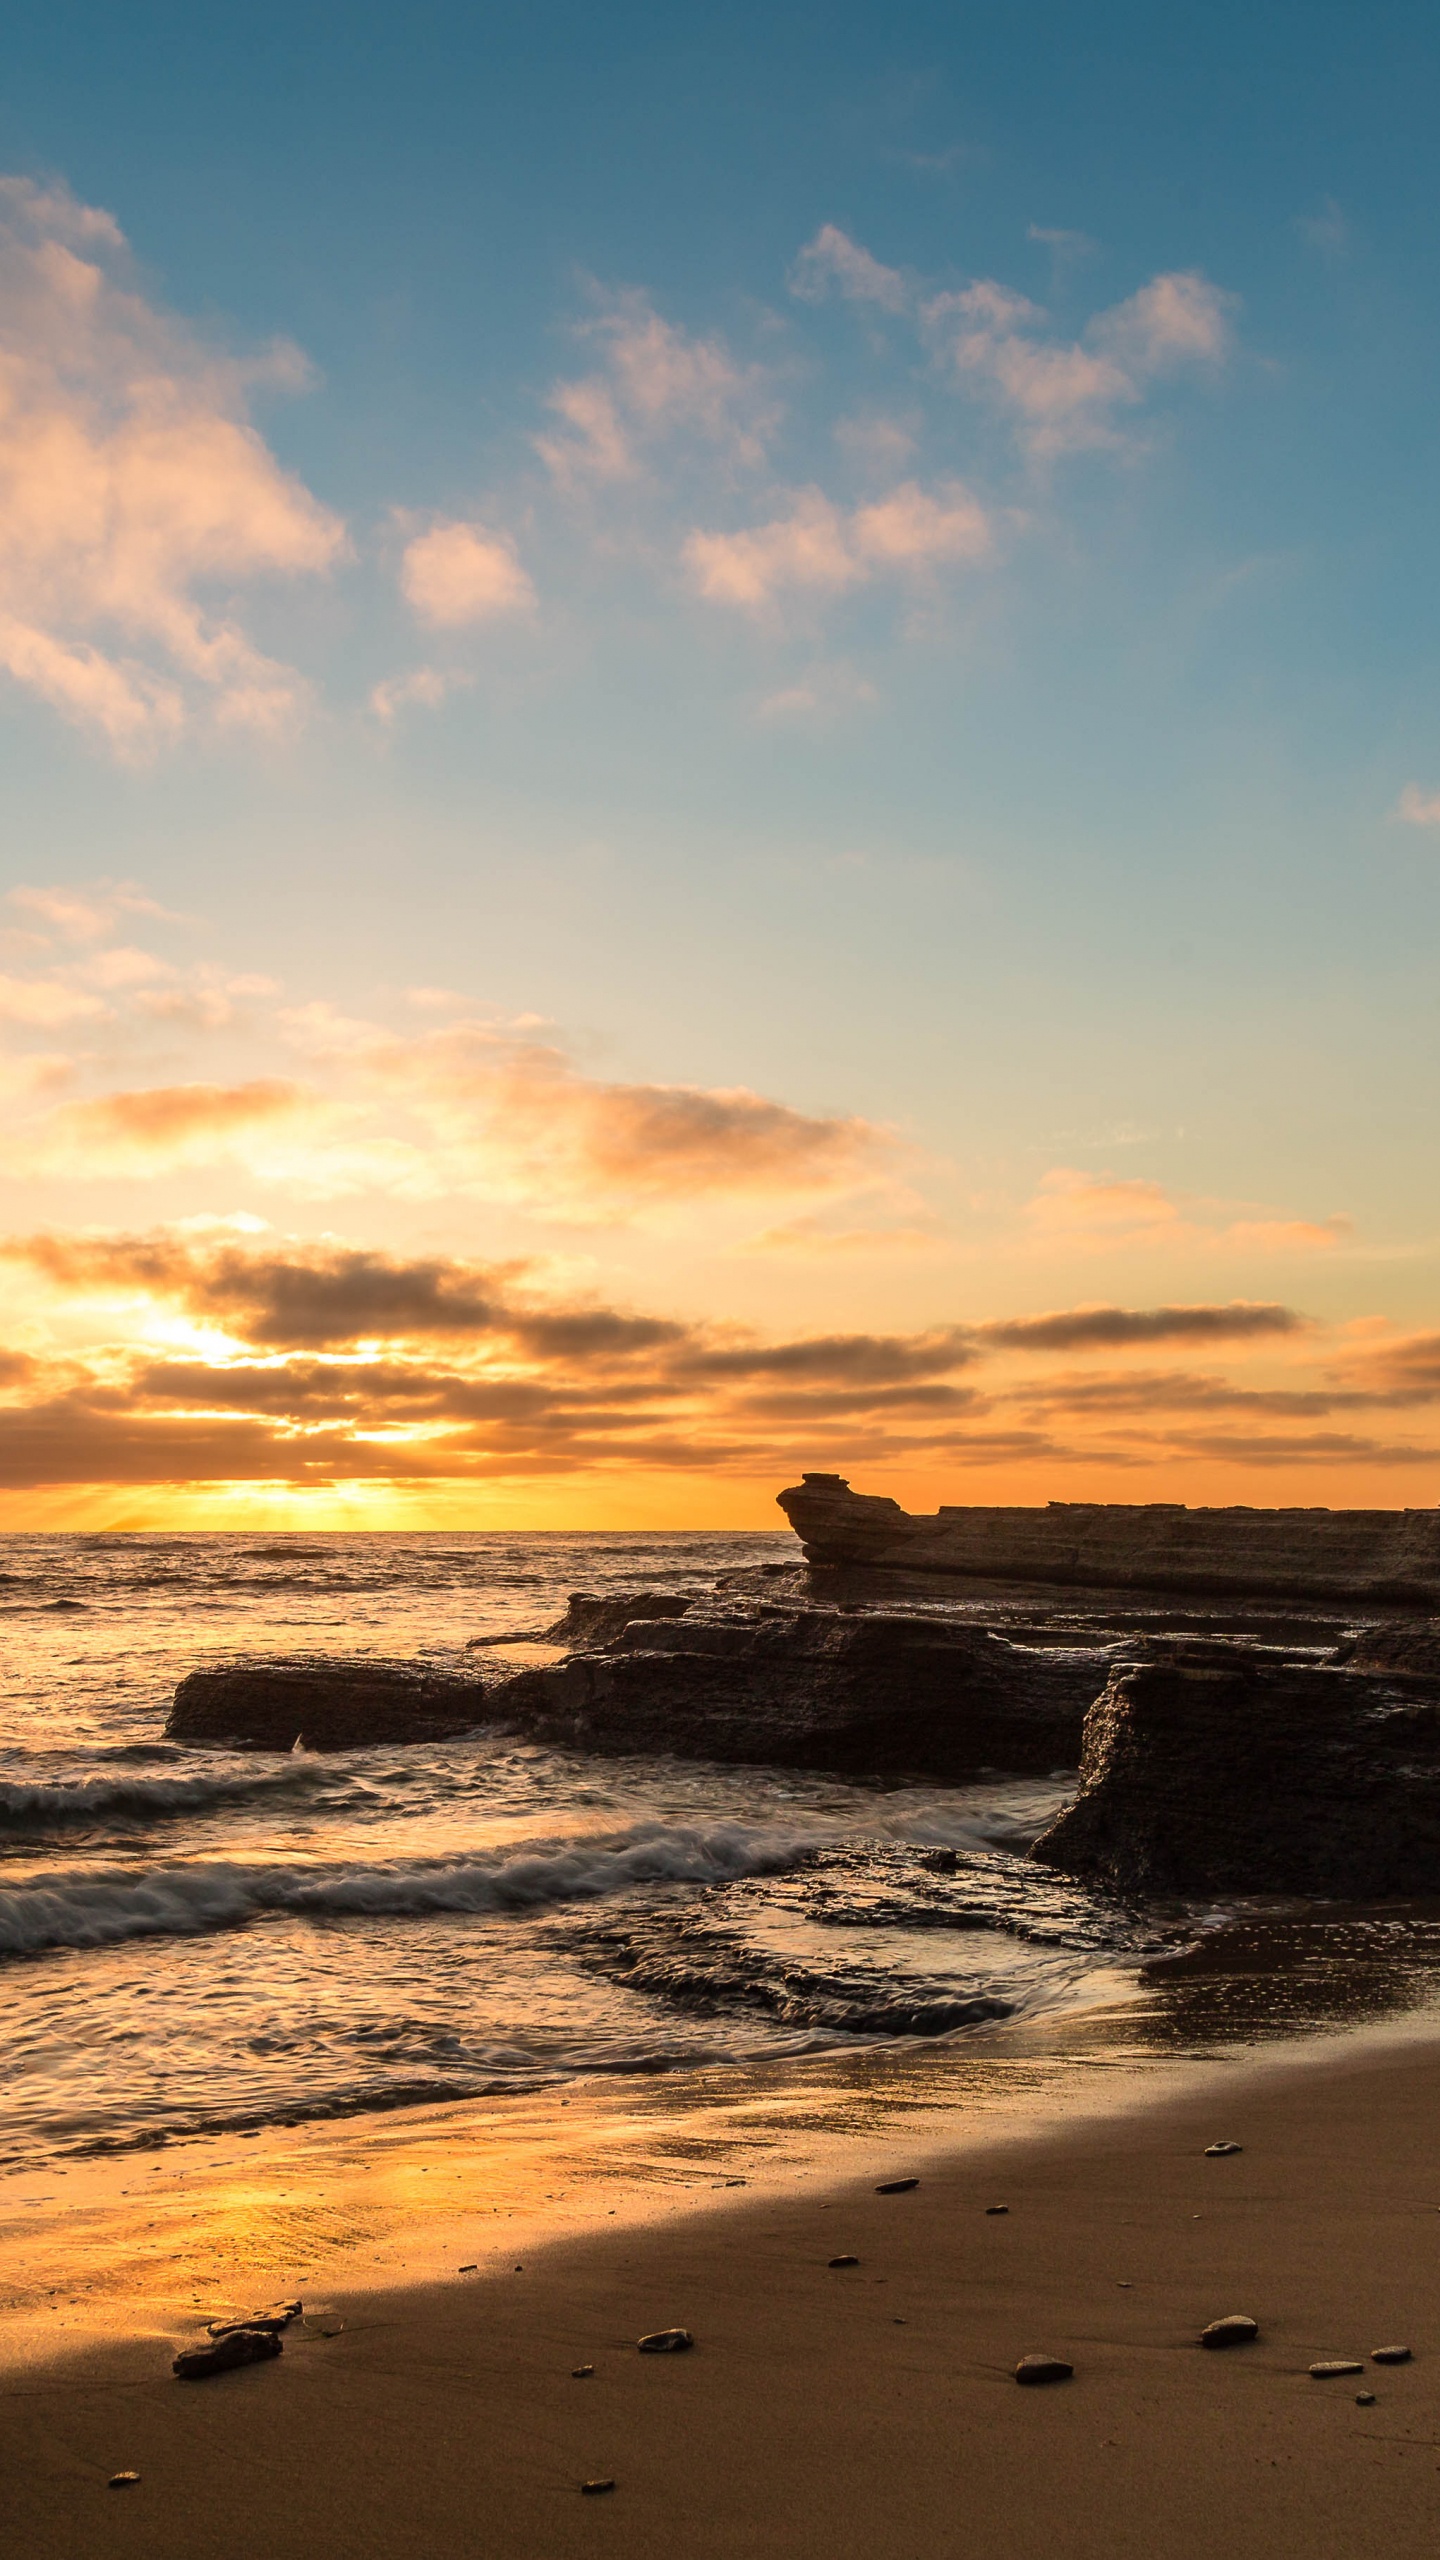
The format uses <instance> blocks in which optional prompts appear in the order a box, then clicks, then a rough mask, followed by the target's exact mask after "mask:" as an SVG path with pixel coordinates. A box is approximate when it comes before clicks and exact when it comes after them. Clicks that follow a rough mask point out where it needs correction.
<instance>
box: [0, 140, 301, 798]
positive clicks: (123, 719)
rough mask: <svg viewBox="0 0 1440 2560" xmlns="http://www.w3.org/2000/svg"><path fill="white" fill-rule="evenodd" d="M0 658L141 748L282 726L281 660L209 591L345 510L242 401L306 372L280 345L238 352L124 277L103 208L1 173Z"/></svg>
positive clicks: (283, 553) (259, 571) (286, 684)
mask: <svg viewBox="0 0 1440 2560" xmlns="http://www.w3.org/2000/svg"><path fill="white" fill-rule="evenodd" d="M0 358H3V364H4V372H5V401H4V407H3V413H0V668H3V670H4V671H5V673H7V674H8V676H9V677H10V679H11V680H12V682H14V683H16V684H18V685H20V686H22V687H24V688H26V689H27V690H28V691H30V692H32V693H34V694H36V695H38V696H40V697H41V698H42V699H43V700H44V701H46V702H48V703H49V704H50V705H51V707H52V708H53V709H54V710H56V711H58V712H60V713H61V714H62V715H63V716H64V717H65V718H67V719H69V720H72V721H74V722H75V723H77V724H78V725H79V726H81V727H83V728H87V729H89V730H91V731H92V732H93V733H95V734H96V735H98V736H99V737H101V738H103V739H104V740H105V741H106V742H107V744H108V745H109V746H110V747H111V748H112V749H113V750H114V752H115V753H116V754H118V755H120V756H122V757H126V758H130V759H134V758H136V757H142V756H145V755H147V754H149V753H151V752H153V751H154V749H155V748H156V747H158V746H161V745H163V744H165V743H166V742H167V741H169V740H172V739H174V738H176V737H177V736H179V734H180V733H181V732H182V730H184V729H185V728H187V727H188V726H189V725H191V724H192V723H193V722H194V721H195V720H196V719H197V718H200V717H202V716H203V717H204V718H205V719H207V720H208V721H209V722H211V723H212V724H219V725H220V726H221V727H224V728H250V729H257V728H258V729H274V728H275V727H277V726H279V725H283V724H284V723H286V722H288V721H290V720H291V719H293V718H294V716H295V715H296V714H297V712H298V711H299V710H300V709H301V708H302V707H303V704H304V700H305V687H304V685H303V683H302V681H301V679H300V678H299V676H298V675H297V674H296V673H295V671H294V670H293V669H292V668H289V667H286V666H283V665H281V664H279V663H278V662H276V661H275V660H273V659H271V658H268V657H266V656H265V655H264V654H263V653H262V652H261V651H260V650H259V649H258V648H257V647H256V646H255V644H254V643H253V641H252V640H251V639H250V638H249V636H248V634H247V633H246V631H245V629H244V627H243V625H242V624H241V622H240V621H239V620H238V619H237V617H236V616H235V614H234V613H233V611H230V610H227V609H217V608H215V607H214V606H212V605H210V604H209V603H208V602H206V601H205V600H204V599H205V597H206V596H207V594H208V593H209V592H210V591H211V590H213V588H214V587H215V586H216V584H217V583H219V584H220V585H222V586H223V587H224V588H225V589H226V590H233V589H234V588H235V587H236V586H237V585H243V584H245V583H247V582H249V581H251V580H253V579H256V578H266V577H277V576H280V577H293V576H296V575H301V574H314V573H315V572H317V571H320V570H324V569H327V568H329V567H331V566H332V565H333V564H334V563H335V561H336V560H338V559H339V558H340V556H341V554H342V552H343V550H344V547H345V537H344V533H343V529H342V527H341V525H340V522H339V520H338V518H337V517H336V516H334V515H333V514H332V513H331V512H330V510H329V509H328V508H326V507H324V506H322V505H321V504H320V502H319V501H318V500H317V499H315V498H314V497H312V496H311V494H310V492H309V491H308V490H307V489H305V488H304V487H303V486H302V484H301V483H300V481H299V480H298V479H296V478H295V477H294V476H293V474H291V473H289V472H286V471H284V470H283V469H282V468H281V466H280V464H279V463H278V462H277V461H276V460H275V458H274V456H273V455H272V454H271V453H270V451H269V450H268V448H267V447H266V445H265V444H264V443H263V441H262V440H261V438H260V436H259V435H258V434H257V432H256V430H255V428H254V427H253V425H252V424H251V423H250V417H249V407H250V402H251V399H252V397H253V395H254V393H255V392H256V391H257V390H259V389H261V388H266V389H269V390H298V389H299V388H301V387H302V386H303V383H304V380H305V368H304V365H303V362H302V360H301V359H300V357H299V356H298V355H297V353H296V352H295V350H294V349H292V348H286V347H277V348H274V349H272V350H271V351H270V352H269V353H267V354H266V355H264V356H261V357H258V358H256V359H253V360H250V361H243V362H242V361H239V360H237V359H235V358H234V357H231V356H228V355H225V354H222V353H220V352H219V351H217V350H216V349H214V348H212V347H210V346H208V345H206V344H205V343H204V341H203V340H202V339H200V338H199V337H198V336H197V334H196V333H195V332H194V331H192V330H190V329H187V328H186V327H185V326H184V324H183V323H181V322H179V321H177V320H175V319H173V318H172V317H170V316H168V315H166V314H164V313H162V312H160V311H158V310H156V309H155V308H154V307H153V306H152V305H151V304H149V303H147V302H146V301H145V299H144V298H143V296H142V295H141V294H140V292H139V291H138V290H137V288H136V286H135V284H134V282H133V280H132V278H131V276H130V273H129V270H128V264H127V259H126V252H125V244H124V242H123V240H122V238H121V235H120V233H119V231H118V229H117V227H116V225H115V223H114V222H113V221H112V220H111V218H110V216H109V215H108V214H106V213H103V212H100V211H99V210H97V209H96V208H94V207H91V206H85V205H81V204H78V203H76V202H75V200H74V199H73V198H72V197H71V196H69V195H68V194H66V193H65V192H64V191H63V190H62V189H59V188H53V187H52V188H41V187H38V186H35V185H33V184H32V183H31V182H30V181H29V180H26V179H23V178H6V179H4V180H0Z"/></svg>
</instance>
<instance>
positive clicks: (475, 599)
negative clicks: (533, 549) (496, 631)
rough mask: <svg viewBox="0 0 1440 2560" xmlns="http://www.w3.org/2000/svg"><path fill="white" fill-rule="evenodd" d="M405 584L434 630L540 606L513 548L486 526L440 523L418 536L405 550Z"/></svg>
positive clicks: (419, 614) (421, 615) (409, 598)
mask: <svg viewBox="0 0 1440 2560" xmlns="http://www.w3.org/2000/svg"><path fill="white" fill-rule="evenodd" d="M400 585H401V588H402V590H403V593H404V596H405V601H406V603H407V604H408V605H409V607H410V610H411V612H412V613H413V614H414V615H415V617H416V619H417V621H420V622H425V623H428V624H429V625H430V626H431V628H432V629H433V630H449V631H453V630H457V629H459V628H460V627H461V625H463V624H465V623H472V622H489V621H493V620H494V618H495V616H496V615H497V614H507V613H524V612H528V611H529V610H530V608H531V607H532V606H533V604H534V602H535V589H534V587H533V586H532V585H531V582H530V579H529V577H528V576H527V574H526V572H525V570H524V569H522V567H521V565H520V562H519V560H518V559H517V558H516V556H515V551H514V547H513V545H512V544H511V543H510V541H509V540H508V538H507V537H506V536H504V535H502V534H495V533H490V532H488V531H487V530H486V528H485V526H484V525H481V524H459V523H453V522H451V523H442V524H435V525H432V526H431V527H430V530H429V531H428V533H418V534H416V536H415V538H414V540H413V541H411V542H408V543H407V544H406V546H405V553H404V557H403V559H402V561H401V564H400Z"/></svg>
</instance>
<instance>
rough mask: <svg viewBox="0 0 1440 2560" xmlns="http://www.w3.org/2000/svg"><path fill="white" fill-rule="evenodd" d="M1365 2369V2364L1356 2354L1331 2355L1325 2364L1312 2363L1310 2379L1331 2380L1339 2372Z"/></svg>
mask: <svg viewBox="0 0 1440 2560" xmlns="http://www.w3.org/2000/svg"><path fill="white" fill-rule="evenodd" d="M1364 2370H1365V2367H1364V2366H1363V2364H1361V2363H1359V2362H1358V2360H1357V2359H1356V2358H1355V2357H1354V2356H1330V2357H1328V2358H1327V2359H1326V2361H1325V2362H1324V2363H1323V2364H1312V2366H1311V2367H1310V2379H1311V2381H1312V2382H1329V2381H1331V2380H1333V2379H1334V2377H1335V2376H1336V2375H1337V2374H1341V2373H1363V2372H1364Z"/></svg>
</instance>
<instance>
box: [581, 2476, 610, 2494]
mask: <svg viewBox="0 0 1440 2560" xmlns="http://www.w3.org/2000/svg"><path fill="white" fill-rule="evenodd" d="M614 2486H615V2483H614V2481H613V2480H582V2481H581V2483H580V2495H581V2497H582V2498H603V2497H604V2495H605V2492H606V2490H607V2489H613V2488H614Z"/></svg>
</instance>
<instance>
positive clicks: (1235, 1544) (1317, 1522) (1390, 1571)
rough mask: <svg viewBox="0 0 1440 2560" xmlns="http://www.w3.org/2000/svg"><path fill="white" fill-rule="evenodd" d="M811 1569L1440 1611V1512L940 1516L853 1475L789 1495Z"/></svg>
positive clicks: (995, 1509) (1098, 1505) (960, 1511)
mask: <svg viewBox="0 0 1440 2560" xmlns="http://www.w3.org/2000/svg"><path fill="white" fill-rule="evenodd" d="M778 1499H779V1504H780V1508H781V1510H782V1511H783V1512H784V1513H785V1516H786V1518H787V1519H788V1520H789V1522H790V1525H791V1527H792V1528H793V1529H794V1531H795V1533H796V1535H797V1537H799V1538H800V1539H801V1541H802V1542H803V1544H804V1548H805V1557H806V1561H807V1563H809V1564H810V1565H812V1566H814V1565H850V1566H871V1567H882V1568H887V1569H891V1570H899V1571H903V1572H908V1573H946V1574H969V1575H972V1576H982V1577H984V1578H985V1579H987V1580H990V1581H997V1582H1043V1583H1051V1584H1072V1585H1076V1584H1078V1585H1082V1586H1086V1587H1089V1588H1092V1589H1098V1588H1111V1589H1125V1590H1131V1591H1173V1592H1184V1591H1194V1592H1250V1593H1255V1594H1270V1595H1272V1596H1275V1597H1284V1598H1291V1599H1332V1600H1349V1601H1354V1602H1357V1603H1361V1604H1364V1603H1370V1602H1375V1603H1380V1604H1384V1603H1386V1602H1403V1603H1405V1604H1407V1605H1410V1606H1419V1607H1423V1608H1431V1609H1433V1608H1436V1607H1437V1606H1440V1511H1435V1510H1425V1511H1321V1510H1306V1511H1258V1510H1250V1509H1248V1508H1244V1507H1240V1506H1236V1507H1235V1508H1233V1509H1229V1510H1213V1511H1211V1510H1198V1511H1190V1510H1187V1508H1186V1506H1185V1505H1184V1503H1180V1502H1141V1503H1128V1502H1048V1503H1045V1504H1043V1505H1041V1504H1034V1505H1020V1504H1012V1505H1005V1506H991V1505H989V1504H980V1503H974V1504H965V1505H963V1506H962V1505H959V1504H946V1505H944V1506H942V1508H941V1509H940V1510H939V1511H938V1512H936V1513H934V1514H933V1515H931V1516H928V1517H920V1518H917V1517H916V1516H915V1515H914V1514H913V1513H911V1512H908V1511H902V1510H901V1508H900V1505H899V1503H898V1502H894V1501H892V1500H891V1499H890V1498H889V1497H888V1495H880V1494H857V1493H852V1492H851V1490H850V1487H849V1485H848V1484H847V1483H846V1481H845V1479H844V1477H843V1476H831V1475H807V1476H806V1477H805V1478H804V1480H803V1482H801V1483H800V1484H798V1485H796V1486H794V1487H792V1489H791V1490H790V1491H789V1492H787V1493H782V1494H781V1495H780V1496H779V1497H778Z"/></svg>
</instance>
